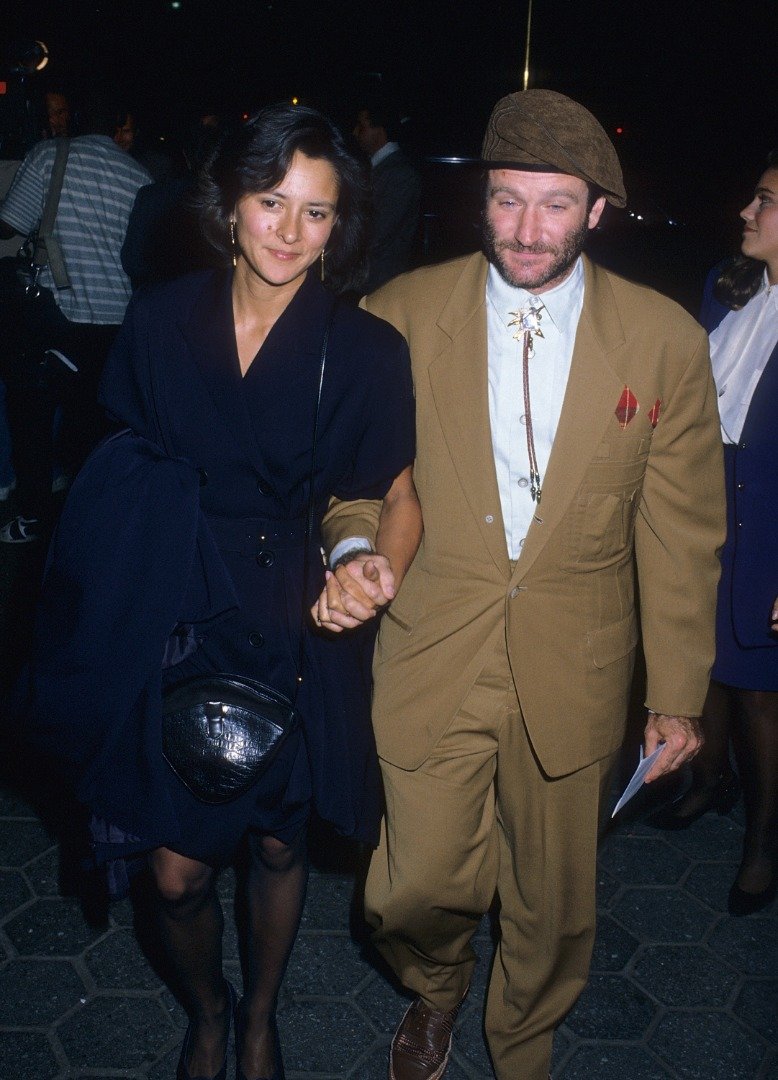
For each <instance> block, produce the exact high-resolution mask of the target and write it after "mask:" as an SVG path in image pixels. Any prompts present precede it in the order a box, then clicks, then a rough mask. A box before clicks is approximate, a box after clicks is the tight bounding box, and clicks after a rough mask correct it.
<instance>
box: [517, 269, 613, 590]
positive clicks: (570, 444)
mask: <svg viewBox="0 0 778 1080" xmlns="http://www.w3.org/2000/svg"><path fill="white" fill-rule="evenodd" d="M584 271H585V286H584V290H585V291H584V303H583V309H582V311H581V318H580V320H579V322H578V331H577V333H576V338H575V347H574V349H573V358H572V363H571V366H570V376H569V378H568V381H567V388H566V390H565V396H564V401H563V403H562V413H561V416H560V419H559V426H558V428H557V432H556V436H555V438H554V445H553V447H552V450H551V457H550V460H549V463H548V469H547V471H546V475H545V477H544V478H543V497H542V499H541V502H540V505H539V506H538V508H537V510H536V512H535V520H534V521H533V523H532V525H531V527H530V529H529V532H528V533H527V538H526V540H525V542H524V546H523V548H522V551H521V556H520V557H519V561H518V564H517V566H516V571H515V575H514V576H515V577H516V580H520V579H521V578H522V577H523V576H524V574H526V572H527V571H528V570H529V568H530V566H531V565H532V563H533V562H534V561H535V559H536V558H537V556H538V555H539V553H540V551H541V550H542V548H543V545H544V544H545V542H546V540H547V539H548V537H550V536H551V534H552V532H553V530H554V529H555V528H556V526H557V525H558V524H559V522H560V521H561V519H562V517H563V515H564V513H565V511H566V510H567V508H568V506H569V505H570V502H571V500H572V498H573V496H574V495H575V493H576V491H577V490H578V488H579V487H580V485H581V481H582V480H583V477H584V474H585V472H586V469H587V468H588V466H589V463H590V461H591V459H592V457H593V455H594V453H595V451H596V449H597V447H598V445H599V444H600V442H601V441H602V439H603V436H604V434H605V431H606V428H607V426H608V424H612V423H613V414H614V410H615V408H616V405H617V403H618V401H619V397H620V395H621V393H622V391H623V389H624V382H623V379H622V378H621V377H620V375H619V373H618V371H617V369H616V367H615V366H614V365H615V361H616V359H617V352H618V350H619V349H620V348H621V347H622V346H623V345H624V342H625V337H624V328H623V326H622V324H621V320H620V318H619V314H618V310H617V307H616V301H615V298H614V296H613V291H612V289H611V286H610V283H609V281H608V279H607V276H606V275H605V273H604V271H602V270H600V269H599V268H598V267H596V266H595V265H594V264H592V263H591V262H590V261H589V260H588V259H586V258H584Z"/></svg>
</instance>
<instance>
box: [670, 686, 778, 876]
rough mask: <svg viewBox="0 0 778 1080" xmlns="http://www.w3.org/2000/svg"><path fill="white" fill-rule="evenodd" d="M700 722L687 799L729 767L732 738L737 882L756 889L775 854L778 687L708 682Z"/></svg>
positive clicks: (699, 793) (771, 869)
mask: <svg viewBox="0 0 778 1080" xmlns="http://www.w3.org/2000/svg"><path fill="white" fill-rule="evenodd" d="M702 727H703V732H704V735H705V744H704V746H703V747H702V749H701V750H700V752H699V754H698V755H697V757H696V758H695V759H694V763H693V765H692V775H693V783H692V788H691V790H690V792H689V795H688V796H687V799H688V800H693V799H694V798H695V796H697V797H700V796H702V795H703V791H702V789H704V788H708V789H709V788H711V787H712V786H713V785H715V783H716V781H717V780H718V779H719V777H721V776H722V775H724V774H725V773H726V772H727V771H728V770H729V740H730V738H732V741H733V744H734V748H735V757H736V760H737V763H738V774H739V776H740V782H741V784H742V786H743V799H744V802H745V807H746V835H745V839H744V843H743V861H742V862H741V864H740V869H739V871H738V876H737V879H736V884H737V885H738V886H739V887H740V888H741V889H744V890H745V891H746V892H760V891H761V890H762V889H765V888H767V886H768V885H769V884H770V880H771V876H772V874H773V873H774V872H775V861H776V856H777V855H778V851H776V835H777V834H778V692H771V691H763V690H739V689H737V688H735V687H732V686H725V685H724V684H723V683H717V682H711V684H710V689H709V690H708V696H707V698H706V700H705V708H704V710H703V716H702ZM685 801H686V800H685ZM693 809H694V807H693V805H691V804H690V805H689V806H686V807H685V810H686V812H687V813H690V812H692V811H693Z"/></svg>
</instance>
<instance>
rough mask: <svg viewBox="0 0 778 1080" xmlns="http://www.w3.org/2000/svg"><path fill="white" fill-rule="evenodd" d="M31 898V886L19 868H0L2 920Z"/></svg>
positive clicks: (0, 911) (0, 909)
mask: <svg viewBox="0 0 778 1080" xmlns="http://www.w3.org/2000/svg"><path fill="white" fill-rule="evenodd" d="M30 899H32V893H31V892H30V887H29V885H28V884H27V882H26V881H25V880H24V878H23V877H22V875H21V874H20V873H19V872H18V870H0V921H2V920H3V919H6V918H7V917H8V916H9V915H10V914H11V912H12V911H16V909H17V908H18V907H21V906H22V904H26V903H27V901H28V900H30Z"/></svg>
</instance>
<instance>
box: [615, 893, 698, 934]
mask: <svg viewBox="0 0 778 1080" xmlns="http://www.w3.org/2000/svg"><path fill="white" fill-rule="evenodd" d="M613 915H614V917H615V918H617V919H618V920H619V922H621V923H623V924H624V925H625V926H626V927H627V929H628V930H630V931H631V932H632V933H633V934H634V935H635V937H637V938H638V939H641V940H647V941H699V940H700V939H701V938H702V937H704V935H705V934H706V933H707V931H708V928H709V927H710V925H711V923H712V922H713V919H714V917H715V916H714V915H713V913H712V912H711V911H709V910H708V909H707V908H705V907H703V905H702V904H698V903H697V901H696V900H693V899H692V898H691V897H690V896H687V895H686V894H685V893H683V892H682V891H681V890H680V889H662V888H657V889H627V891H626V892H625V893H624V895H623V896H621V897H620V898H619V899H618V900H617V901H616V903H615V904H614V905H613Z"/></svg>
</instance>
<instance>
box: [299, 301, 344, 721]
mask: <svg viewBox="0 0 778 1080" xmlns="http://www.w3.org/2000/svg"><path fill="white" fill-rule="evenodd" d="M338 302H339V301H338V300H337V298H335V299H334V300H333V302H332V307H331V308H330V313H329V316H328V318H327V323H326V325H325V327H324V335H323V337H322V341H321V356H320V361H319V385H318V388H317V392H316V410H315V412H314V415H313V445H312V448H311V473H310V482H309V485H308V512H307V516H306V522H305V547H304V550H303V588H302V596H303V599H302V611H301V613H300V645H299V651H298V654H297V685H296V687H295V695H294V700H295V703H296V702H297V694H298V691H299V689H300V686H301V684H302V681H303V662H304V660H305V627H306V625H307V622H308V605H307V596H308V578H309V574H310V567H311V541H312V539H313V518H314V512H315V504H316V499H315V494H314V479H315V476H316V444H317V442H318V437H319V413H320V410H321V394H322V389H323V387H324V369H325V366H326V364H327V348H328V346H329V341H330V331H331V330H332V324H333V322H334V321H335V311H336V310H337V307H338Z"/></svg>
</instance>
